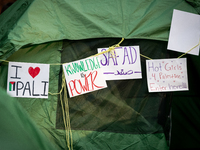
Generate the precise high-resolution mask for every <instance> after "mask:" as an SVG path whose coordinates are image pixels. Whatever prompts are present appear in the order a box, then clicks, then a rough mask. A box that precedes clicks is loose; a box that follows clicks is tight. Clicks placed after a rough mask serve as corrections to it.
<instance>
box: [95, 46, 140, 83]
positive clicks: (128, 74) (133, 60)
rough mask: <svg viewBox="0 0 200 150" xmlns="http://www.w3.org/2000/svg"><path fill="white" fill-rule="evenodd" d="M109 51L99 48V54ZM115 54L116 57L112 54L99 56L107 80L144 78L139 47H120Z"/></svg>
mask: <svg viewBox="0 0 200 150" xmlns="http://www.w3.org/2000/svg"><path fill="white" fill-rule="evenodd" d="M107 49H108V48H98V53H100V52H103V51H106V50H107ZM114 53H115V55H114V56H113V55H112V54H111V52H107V53H104V54H101V55H100V56H99V59H100V64H101V66H102V68H103V73H104V76H105V79H106V80H123V79H140V78H142V72H141V64H140V51H139V46H126V47H118V48H115V52H114Z"/></svg>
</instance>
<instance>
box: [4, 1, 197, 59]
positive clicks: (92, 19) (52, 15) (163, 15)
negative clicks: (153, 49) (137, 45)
mask: <svg viewBox="0 0 200 150" xmlns="http://www.w3.org/2000/svg"><path fill="white" fill-rule="evenodd" d="M173 9H179V10H183V11H188V12H192V13H197V12H196V10H195V9H194V8H193V7H192V6H191V5H189V4H188V3H187V2H185V1H183V0H176V1H174V0H167V1H157V0H150V1H146V0H140V1H137V0H134V1H128V0H126V1H120V0H117V1H116V0H110V1H105V0H104V1H101V2H100V1H97V0H88V1H84V2H83V1H81V0H74V1H67V0H54V1H51V0H44V1H40V0H34V1H33V0H26V1H20V0H19V1H17V2H15V3H14V4H13V5H12V6H11V7H10V8H9V9H7V10H6V11H5V12H4V13H3V14H2V15H1V16H0V31H1V32H0V41H1V43H0V52H1V53H0V58H2V59H7V58H8V57H9V56H10V55H11V54H12V53H13V52H15V51H17V50H18V49H19V48H21V47H22V46H24V45H27V44H40V43H45V42H49V41H57V40H62V39H70V40H78V39H88V38H101V37H110V38H111V37H120V38H121V37H124V38H126V39H130V38H141V39H155V40H164V41H167V40H168V34H169V28H170V23H171V18H172V12H173ZM11 10H12V11H11ZM10 11H11V13H9V12H10ZM94 14H95V15H94Z"/></svg>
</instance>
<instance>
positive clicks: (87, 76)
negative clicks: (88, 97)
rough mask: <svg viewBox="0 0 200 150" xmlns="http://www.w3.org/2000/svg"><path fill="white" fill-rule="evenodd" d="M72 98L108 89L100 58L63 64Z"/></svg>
mask: <svg viewBox="0 0 200 150" xmlns="http://www.w3.org/2000/svg"><path fill="white" fill-rule="evenodd" d="M63 70H64V74H65V78H66V82H67V87H68V91H69V95H70V97H74V96H77V95H81V94H85V93H88V92H92V91H96V90H99V89H102V88H106V87H107V84H106V81H105V79H104V76H103V72H102V70H101V67H100V64H99V61H98V57H90V58H87V59H82V60H78V61H74V62H71V63H66V64H63Z"/></svg>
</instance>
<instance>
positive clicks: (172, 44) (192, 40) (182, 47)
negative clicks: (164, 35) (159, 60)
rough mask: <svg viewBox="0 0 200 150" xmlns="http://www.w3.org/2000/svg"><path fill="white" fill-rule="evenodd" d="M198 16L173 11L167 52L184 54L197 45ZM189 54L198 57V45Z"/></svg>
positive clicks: (199, 36) (199, 23) (199, 34)
mask: <svg viewBox="0 0 200 150" xmlns="http://www.w3.org/2000/svg"><path fill="white" fill-rule="evenodd" d="M199 26H200V16H199V15H197V14H193V13H188V12H184V11H180V10H174V11H173V16H172V22H171V28H170V34H169V40H168V47H167V49H168V50H173V51H177V52H182V53H185V52H187V51H189V50H190V49H192V48H193V47H194V46H196V45H197V44H198V43H199V38H200V28H199ZM189 54H193V55H199V45H198V46H197V47H195V48H194V49H192V50H191V51H190V52H189Z"/></svg>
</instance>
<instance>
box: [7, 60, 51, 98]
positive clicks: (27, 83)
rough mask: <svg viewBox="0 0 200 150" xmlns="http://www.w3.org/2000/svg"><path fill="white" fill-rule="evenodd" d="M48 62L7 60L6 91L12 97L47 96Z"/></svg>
mask: <svg viewBox="0 0 200 150" xmlns="http://www.w3.org/2000/svg"><path fill="white" fill-rule="evenodd" d="M48 89H49V64H37V63H21V62H9V66H8V80H7V93H8V94H9V95H11V96H12V97H27V98H48Z"/></svg>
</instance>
